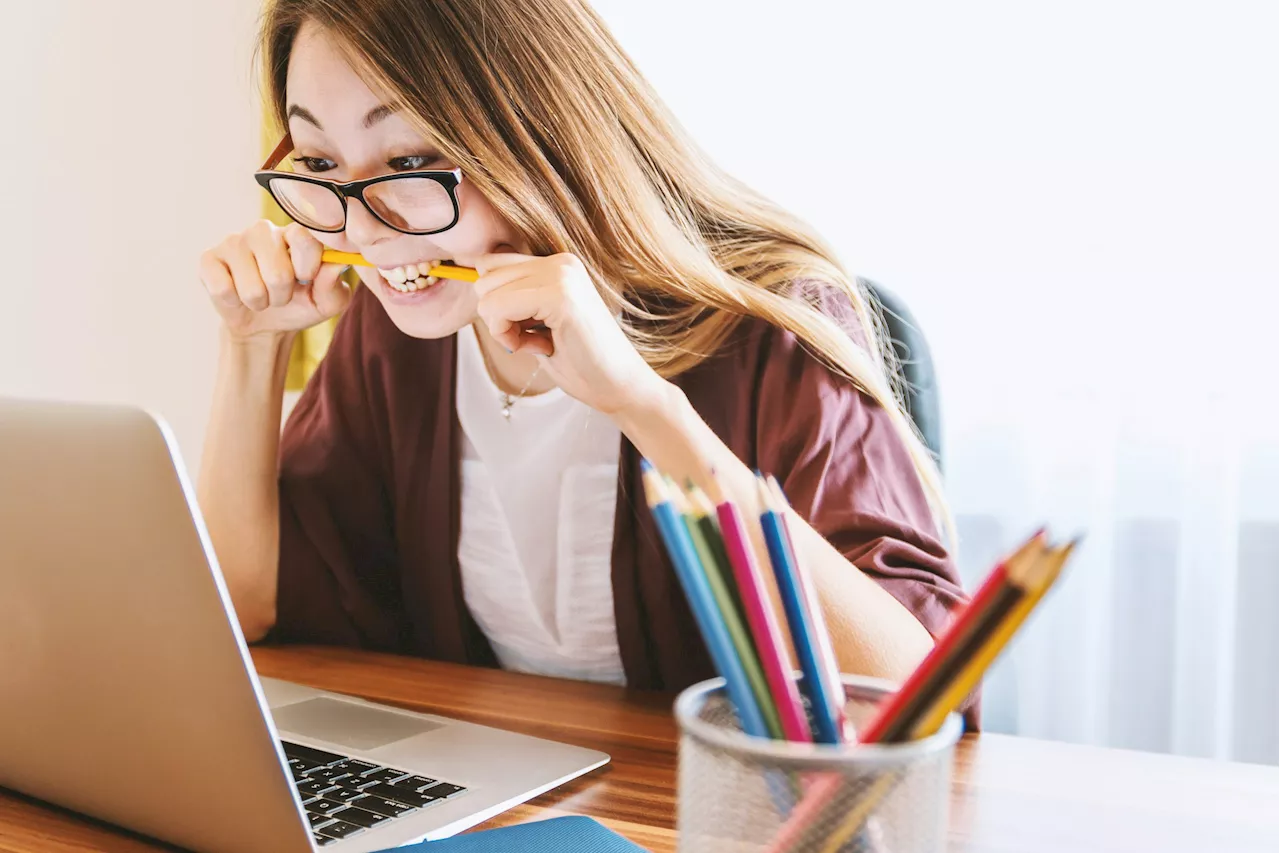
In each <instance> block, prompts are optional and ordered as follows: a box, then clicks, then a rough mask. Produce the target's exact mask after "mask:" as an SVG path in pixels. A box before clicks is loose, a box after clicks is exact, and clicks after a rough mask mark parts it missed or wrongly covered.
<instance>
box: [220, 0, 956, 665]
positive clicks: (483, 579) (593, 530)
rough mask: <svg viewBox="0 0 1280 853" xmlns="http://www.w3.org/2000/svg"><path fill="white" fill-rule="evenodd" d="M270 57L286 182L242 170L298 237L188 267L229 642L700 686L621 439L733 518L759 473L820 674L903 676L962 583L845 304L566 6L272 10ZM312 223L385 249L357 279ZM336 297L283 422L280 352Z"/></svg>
mask: <svg viewBox="0 0 1280 853" xmlns="http://www.w3.org/2000/svg"><path fill="white" fill-rule="evenodd" d="M262 50H263V52H264V54H265V59H266V66H267V75H268V80H269V85H270V92H271V97H272V102H273V104H274V107H275V112H276V114H277V116H278V117H279V119H280V121H281V122H282V123H283V124H285V125H286V126H287V127H288V130H289V136H288V137H286V139H285V141H284V142H283V143H282V144H281V147H280V149H279V152H278V155H277V157H276V158H273V159H278V157H279V156H280V155H283V154H286V153H290V151H291V154H292V166H293V172H294V173H295V174H296V175H298V176H302V177H303V178H306V180H299V179H298V178H297V177H294V178H289V177H285V176H282V175H280V174H277V173H272V174H269V175H266V176H265V177H263V178H262V181H263V182H264V185H266V186H268V187H269V188H270V189H271V191H272V192H273V194H274V195H275V196H276V198H277V200H278V201H280V202H281V203H282V205H283V206H284V208H285V209H286V210H287V211H288V212H289V213H290V215H291V216H292V217H293V218H294V219H295V220H296V224H293V225H290V226H289V227H287V228H283V229H280V228H277V227H275V226H273V225H271V224H269V223H266V222H259V223H257V224H255V225H253V226H251V227H250V228H248V229H247V230H246V231H244V232H243V233H240V234H235V235H232V236H231V237H228V238H227V239H226V240H224V241H223V242H222V243H220V244H219V245H218V246H217V247H215V248H214V249H211V250H210V251H209V252H207V253H206V254H205V255H204V257H203V258H202V261H201V278H202V280H203V282H204V284H205V286H206V288H207V289H208V292H209V295H210V297H211V299H212V302H213V304H214V305H215V307H216V308H217V310H218V311H219V313H220V314H221V317H222V319H223V325H224V332H223V335H222V346H221V356H220V362H219V373H218V381H217V390H216V394H215V399H214V404H213V413H212V416H211V420H210V426H209V430H208V440H207V444H206V447H205V452H204V457H203V469H202V472H201V478H200V504H201V507H202V509H203V511H204V514H205V517H206V519H207V523H208V528H209V532H210V535H211V537H212V539H213V542H214V545H215V547H216V550H217V552H218V556H219V560H220V561H221V565H222V569H223V572H224V574H225V576H226V581H227V585H228V587H229V589H230V592H231V596H232V599H233V601H234V603H235V607H236V611H237V613H238V614H239V618H240V620H241V624H242V626H243V628H244V632H245V634H246V636H247V637H248V638H250V639H251V640H257V639H261V638H263V637H266V636H268V635H270V636H271V637H273V638H278V639H282V640H299V641H308V642H321V643H334V644H343V645H359V646H365V647H369V648H375V649H383V650H388V651H394V652H399V653H404V654H415V655H420V656H424V657H430V658H436V659H442V660H448V661H458V662H464V663H471V664H487V665H495V664H496V665H501V666H504V667H507V668H511V669H518V670H523V671H530V672H539V673H544V674H551V675H559V676H564V677H572V678H582V679H593V680H600V681H610V682H617V683H626V684H628V685H630V686H633V687H641V688H662V689H676V688H680V687H683V686H685V685H687V684H689V683H691V682H693V681H695V680H698V679H701V678H704V677H708V676H709V675H710V674H711V667H710V664H709V660H708V657H707V654H706V651H705V648H704V647H703V645H702V642H701V640H700V638H699V636H698V634H697V630H696V626H695V625H694V622H693V620H692V617H691V615H690V613H689V610H688V608H687V606H686V604H685V602H684V600H683V597H682V595H681V594H680V590H679V586H678V583H677V579H676V578H675V576H674V575H673V573H672V570H671V568H670V566H669V564H668V562H667V560H666V558H665V555H664V554H663V551H662V549H661V545H660V540H659V539H658V536H657V534H656V531H655V528H654V526H653V523H652V520H651V519H650V517H649V514H648V511H647V510H646V509H645V506H644V501H643V496H642V494H641V490H640V487H639V482H640V481H639V473H638V472H639V460H640V457H641V456H645V457H648V458H649V459H650V460H652V461H653V463H654V464H655V465H656V466H657V467H658V468H660V469H662V470H664V471H666V472H668V473H669V474H671V475H672V476H673V477H675V478H677V479H678V480H680V481H684V480H685V479H686V478H691V479H692V480H694V481H695V482H697V483H699V484H700V485H703V486H709V485H710V480H711V479H712V476H713V475H712V474H711V472H713V471H714V478H715V480H716V481H717V482H718V483H719V484H720V485H721V486H722V487H723V489H724V490H725V491H726V492H727V493H728V494H729V496H730V497H731V498H732V499H734V500H735V501H737V502H739V504H740V505H742V506H744V507H747V508H750V507H753V506H754V505H755V491H754V489H755V485H754V478H753V475H752V469H756V468H758V469H761V470H765V471H768V472H772V473H774V474H776V475H777V476H778V478H779V479H780V480H781V482H782V485H783V488H784V490H785V491H786V493H787V495H788V496H789V498H790V500H791V502H792V504H793V505H794V514H795V517H794V518H793V524H794V529H795V537H796V539H797V542H796V546H797V549H798V550H799V552H800V554H801V559H803V560H804V561H805V562H806V563H807V565H808V566H809V568H810V570H811V572H812V574H813V576H814V578H815V585H816V587H817V589H818V595H819V598H820V600H821V604H822V608H823V611H824V613H825V615H826V618H827V622H828V625H829V627H830V629H831V632H832V639H833V644H834V647H835V651H836V655H837V658H838V661H839V663H840V665H841V668H842V669H843V670H844V671H846V672H856V673H865V674H870V675H874V676H881V677H887V678H893V679H900V678H902V677H903V676H905V675H906V674H907V673H908V672H909V671H910V670H911V669H912V668H913V667H914V666H915V664H916V663H918V662H919V660H920V659H921V657H922V656H923V655H924V654H925V653H926V652H927V651H928V649H929V648H930V647H931V645H932V637H931V634H936V633H937V632H938V630H939V629H940V627H941V626H942V624H943V622H944V619H945V616H946V613H947V611H948V610H949V609H950V608H951V607H952V606H953V605H954V604H955V603H956V602H957V601H958V600H959V599H960V598H961V597H962V592H961V590H960V588H959V585H958V584H957V580H956V575H955V571H954V568H953V565H952V563H951V561H950V558H949V557H948V554H947V549H946V548H945V547H944V545H943V542H942V539H943V534H942V533H941V532H940V531H942V530H946V529H949V528H948V524H947V522H946V517H947V516H946V510H945V507H944V506H943V504H942V501H941V499H940V497H939V490H938V477H937V472H936V470H935V468H934V466H933V463H932V460H931V459H930V457H929V455H928V453H927V451H925V450H924V448H923V447H922V445H921V444H920V442H919V441H918V440H917V438H916V436H915V435H914V434H913V432H912V430H911V428H910V426H909V422H908V421H907V419H906V418H905V417H904V415H903V413H902V410H901V409H900V407H899V405H898V403H897V402H896V400H895V397H894V394H893V392H892V390H891V388H890V385H889V383H888V382H887V381H886V376H887V375H889V374H888V373H887V372H886V371H887V369H886V360H885V357H884V355H883V352H884V350H883V349H882V345H881V342H880V340H879V339H878V337H877V334H876V331H877V327H876V324H875V323H874V321H873V318H874V315H873V312H872V311H871V310H870V309H869V308H868V304H867V301H866V297H865V296H864V295H863V294H862V293H861V292H860V291H859V290H857V289H856V288H855V287H854V286H852V285H851V283H850V279H849V278H848V276H847V275H846V274H845V273H844V272H843V271H842V270H841V269H840V267H839V266H838V265H837V263H836V262H835V261H834V260H833V258H832V255H831V253H830V252H829V251H828V250H827V248H826V247H825V246H824V245H823V244H822V243H821V242H820V240H819V239H818V238H817V237H815V236H814V235H813V234H812V233H811V232H810V231H809V230H808V229H807V228H806V227H805V226H804V225H803V224H801V223H800V222H799V221H798V220H797V219H795V218H794V217H792V216H790V215H788V214H786V213H784V212H783V211H781V210H779V209H778V208H777V207H775V206H774V205H772V204H771V203H769V202H768V201H767V200H766V199H764V198H762V197H761V196H759V195H758V194H756V193H754V192H752V191H751V190H749V189H747V188H746V187H744V186H742V185H741V184H739V183H737V182H735V181H733V180H732V179H731V178H729V177H728V176H726V175H725V174H724V173H723V172H721V171H719V170H718V169H717V168H716V167H714V166H713V165H712V164H711V163H709V162H708V161H707V160H706V158H705V157H704V156H703V155H702V154H701V153H700V152H699V151H698V150H697V148H696V147H695V146H694V145H693V144H692V143H691V142H690V141H689V140H688V139H686V138H685V137H684V136H683V135H682V133H681V131H680V130H679V128H678V127H677V126H676V123H675V122H674V121H673V119H672V118H671V116H670V115H668V113H667V112H666V111H665V110H664V108H663V107H662V105H661V104H660V103H659V101H658V99H657V97H656V96H655V94H654V93H653V91H652V90H651V89H650V88H649V87H648V85H647V84H646V83H645V82H644V80H643V79H642V78H641V77H640V75H639V73H638V72H637V71H636V69H635V68H634V67H633V66H632V64H631V62H630V61H629V60H628V58H627V57H626V56H625V54H624V53H623V52H622V50H621V48H620V47H619V46H618V45H617V43H616V42H615V41H614V40H613V38H612V37H611V36H610V34H609V33H608V31H607V30H606V29H605V27H604V25H603V23H602V22H601V21H600V20H599V18H598V17H597V16H596V15H595V14H594V13H593V12H592V11H591V10H590V8H589V7H588V6H587V5H586V3H585V2H581V0H504V2H499V0H431V2H426V0H360V2H357V0H277V1H276V2H274V3H273V4H271V6H270V8H269V10H268V12H267V14H266V17H265V23H264V29H263V34H262ZM271 165H274V163H273V164H271ZM390 175H396V176H399V177H397V178H395V179H394V180H384V181H376V182H372V183H363V184H354V185H348V186H346V187H345V189H344V190H342V191H341V192H335V191H334V190H333V188H332V185H325V184H324V183H323V182H325V181H334V182H339V183H348V184H349V183H350V182H356V181H367V180H368V179H371V178H380V177H384V176H390ZM322 241H323V245H327V246H331V247H333V248H336V249H339V250H343V251H350V252H360V253H362V254H363V255H364V256H365V257H366V258H367V259H368V260H370V261H371V262H372V263H374V264H376V265H377V268H376V269H371V268H367V267H360V268H357V272H358V274H359V277H360V280H361V286H359V287H358V288H356V289H355V291H354V294H353V293H351V292H349V291H348V289H347V288H346V286H345V285H344V284H343V283H342V282H341V281H340V279H339V276H340V274H341V273H342V272H343V269H342V268H340V267H338V266H335V265H331V264H322V263H321V249H322ZM442 260H448V261H451V262H453V263H455V264H459V265H465V266H472V267H475V268H476V269H477V270H478V271H479V273H480V278H479V281H477V282H476V283H474V284H470V283H466V282H460V281H452V280H443V279H441V280H436V279H434V278H431V277H430V276H428V275H427V274H426V270H427V268H428V267H429V266H430V265H431V264H433V263H435V262H438V261H442ZM339 313H342V314H343V317H342V319H341V321H340V323H339V326H338V330H337V332H336V334H335V338H334V340H333V343H332V345H331V348H330V350H329V352H328V354H327V356H326V358H325V360H324V361H323V363H322V364H321V366H320V368H319V370H318V372H317V373H316V375H315V376H314V377H313V378H312V379H311V381H310V383H309V385H308V387H307V389H306V391H305V392H304V394H303V395H302V398H301V400H300V401H299V403H298V405H297V408H296V410H295V411H294V413H293V415H292V416H291V418H290V420H289V423H288V425H287V427H286V428H285V430H284V434H283V437H281V436H280V433H279V422H280V413H281V398H282V394H283V387H284V375H285V366H286V363H287V357H288V353H289V349H290V344H291V342H292V337H293V335H294V334H295V333H296V332H297V331H298V330H299V329H303V328H305V327H307V326H310V325H313V324H315V323H317V322H320V321H322V320H324V319H327V318H329V317H332V316H335V315H337V314H339Z"/></svg>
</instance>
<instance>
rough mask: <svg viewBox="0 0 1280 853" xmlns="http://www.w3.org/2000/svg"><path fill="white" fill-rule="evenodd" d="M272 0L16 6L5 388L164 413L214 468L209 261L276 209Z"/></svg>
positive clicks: (7, 26)
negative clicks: (204, 450)
mask: <svg viewBox="0 0 1280 853" xmlns="http://www.w3.org/2000/svg"><path fill="white" fill-rule="evenodd" d="M257 9H258V3H257V2H256V0H216V2H214V0H207V2H185V0H184V2H173V0H128V2H99V0H42V2H39V3H26V2H23V3H16V2H15V3H6V4H4V21H3V25H2V30H0V32H2V33H3V41H4V44H3V47H0V104H3V105H4V120H3V121H4V125H5V126H4V128H3V130H0V164H3V166H2V169H3V172H2V174H3V176H4V178H3V186H4V202H3V207H0V249H2V251H3V257H4V259H5V267H6V269H5V273H6V275H5V281H4V284H3V293H4V299H3V307H2V308H0V394H4V395H22V396H40V397H57V398H69V399H85V400H113V401H125V402H131V403H138V404H142V405H147V406H150V407H153V408H154V409H156V410H158V411H160V412H161V413H163V414H164V415H165V416H166V417H167V418H168V419H169V420H170V422H171V423H172V425H173V427H174V429H175V431H176V432H177V435H178V438H179V441H180V443H181V445H182V448H183V452H184V454H185V455H186V458H187V460H188V463H189V465H190V466H191V467H192V468H194V467H195V466H196V464H197V462H198V454H199V448H200V444H201V441H202V438H203V433H204V421H205V418H206V415H207V410H208V406H209V398H210V393H211V387H212V379H213V367H214V362H215V356H216V341H217V339H216V329H217V325H216V320H215V317H214V314H213V311H212V309H211V308H210V307H209V306H208V304H207V302H206V300H205V298H204V295H203V292H202V290H201V287H200V284H199V280H198V278H197V274H196V265H197V261H198V258H199V255H200V253H201V252H202V251H203V250H204V249H205V248H206V247H208V246H209V245H212V244H213V243H214V242H215V241H216V240H217V239H218V238H219V237H221V235H222V234H224V233H225V232H228V231H230V230H232V229H238V228H242V227H244V225H245V224H247V223H248V222H249V221H250V220H251V219H252V218H253V217H254V216H255V215H256V214H257V211H258V205H259V198H258V193H259V192H260V190H259V189H258V187H257V185H256V184H254V182H253V178H252V170H253V169H254V168H256V167H257V165H258V160H257V154H258V147H259V144H258V113H257V111H256V110H255V109H254V103H255V101H254V100H253V99H252V98H251V97H250V93H251V78H250V69H251V49H252V33H253V28H254V25H255V17H256V14H257Z"/></svg>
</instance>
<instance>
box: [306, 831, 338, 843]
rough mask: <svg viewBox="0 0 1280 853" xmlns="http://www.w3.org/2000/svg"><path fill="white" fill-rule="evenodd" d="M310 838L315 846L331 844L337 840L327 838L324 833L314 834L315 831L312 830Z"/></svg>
mask: <svg viewBox="0 0 1280 853" xmlns="http://www.w3.org/2000/svg"><path fill="white" fill-rule="evenodd" d="M311 840H312V841H314V842H315V843H316V846H317V847H324V846H325V845H326V844H333V843H334V842H335V841H337V840H338V839H336V838H328V837H327V836H324V835H318V834H316V833H314V832H313V833H311Z"/></svg>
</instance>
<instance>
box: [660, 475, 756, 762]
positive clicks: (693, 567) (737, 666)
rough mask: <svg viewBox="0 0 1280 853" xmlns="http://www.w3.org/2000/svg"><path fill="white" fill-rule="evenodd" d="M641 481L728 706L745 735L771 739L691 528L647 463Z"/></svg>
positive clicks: (663, 484)
mask: <svg viewBox="0 0 1280 853" xmlns="http://www.w3.org/2000/svg"><path fill="white" fill-rule="evenodd" d="M641 478H642V481H643V483H644V492H645V501H646V502H647V503H648V505H649V509H650V511H651V512H652V513H653V516H654V520H655V521H656V523H657V526H658V532H659V534H660V535H661V536H662V539H663V542H664V543H665V544H666V546H667V553H668V555H669V556H670V557H671V562H672V565H673V566H674V568H675V572H676V577H677V578H678V579H679V581H680V585H681V587H682V588H683V589H684V594H685V598H686V599H687V600H688V602H689V608H690V609H691V610H692V611H693V617H694V621H695V622H696V623H697V625H698V630H699V631H700V632H701V634H702V638H703V641H704V642H705V643H706V644H707V651H708V653H709V654H710V655H711V660H712V663H713V664H714V665H715V668H716V670H717V671H718V672H719V673H720V675H721V676H722V677H723V678H724V681H725V690H726V692H727V693H728V695H729V701H730V702H732V703H733V707H734V710H735V711H736V712H737V715H738V721H739V722H740V723H741V724H742V730H743V731H744V732H746V733H747V734H749V735H754V736H755V737H765V738H767V737H769V730H768V727H767V726H766V725H765V722H764V716H763V715H762V714H761V712H760V708H759V706H758V704H757V703H756V699H755V695H754V694H753V693H752V690H751V684H750V682H749V681H748V679H747V674H746V672H745V671H744V669H743V667H742V661H741V660H739V658H738V654H737V652H736V651H735V650H734V646H733V640H732V639H731V638H730V637H729V631H728V629H727V628H726V627H725V624H724V621H723V620H722V619H721V618H720V613H719V608H718V605H717V604H716V601H715V598H714V596H713V594H712V592H711V586H710V584H709V583H708V582H707V576H706V573H705V572H703V570H702V568H701V567H700V566H699V565H698V555H697V553H696V552H695V551H694V548H693V543H692V542H691V541H690V539H689V532H688V529H687V528H686V527H685V525H684V522H683V521H682V520H681V519H680V518H679V517H678V516H677V515H676V511H675V508H674V507H673V506H672V503H671V496H670V495H669V494H668V493H667V487H666V484H665V483H663V481H662V477H661V475H659V474H658V472H657V471H656V470H654V468H653V466H652V465H651V464H649V462H648V461H647V460H642V462H641Z"/></svg>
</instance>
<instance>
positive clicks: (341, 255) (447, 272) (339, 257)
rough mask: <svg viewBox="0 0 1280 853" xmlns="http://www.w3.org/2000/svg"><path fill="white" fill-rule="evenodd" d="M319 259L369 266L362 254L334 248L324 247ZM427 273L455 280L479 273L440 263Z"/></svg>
mask: <svg viewBox="0 0 1280 853" xmlns="http://www.w3.org/2000/svg"><path fill="white" fill-rule="evenodd" d="M320 260H322V261H324V262H325V263H326V264H350V265H351V266H356V267H371V266H373V264H371V263H369V261H368V259H366V258H365V256H364V255H357V254H356V253H355V252H339V251H337V250H336V249H325V250H324V253H323V254H321V255H320ZM427 275H433V276H435V277H436V278H451V279H454V280H455V281H475V280H476V279H478V278H479V277H480V274H479V273H477V272H476V271H475V270H473V269H471V268H470V267H455V266H452V265H450V264H441V265H440V266H435V267H432V268H431V269H429V270H427Z"/></svg>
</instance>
